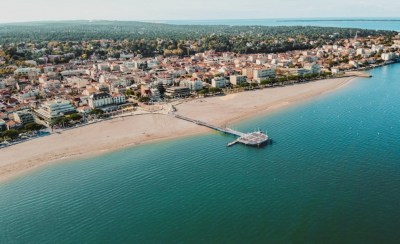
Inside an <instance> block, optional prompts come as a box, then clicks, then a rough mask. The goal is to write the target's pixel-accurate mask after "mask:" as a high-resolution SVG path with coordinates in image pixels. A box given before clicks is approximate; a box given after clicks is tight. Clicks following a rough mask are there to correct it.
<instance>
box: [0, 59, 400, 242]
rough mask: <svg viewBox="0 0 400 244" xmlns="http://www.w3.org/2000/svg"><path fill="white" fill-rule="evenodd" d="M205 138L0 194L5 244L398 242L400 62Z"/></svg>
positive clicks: (121, 156) (34, 177) (76, 167)
mask: <svg viewBox="0 0 400 244" xmlns="http://www.w3.org/2000/svg"><path fill="white" fill-rule="evenodd" d="M371 73H372V74H373V75H374V77H373V78H371V79H357V80H355V81H353V82H352V83H350V84H349V85H348V86H347V87H345V88H342V89H340V90H338V91H335V92H332V93H329V94H327V95H324V96H321V97H318V98H315V99H312V100H309V101H306V102H303V103H301V104H298V105H295V106H292V107H290V108H286V109H283V110H280V111H277V112H274V113H272V114H269V115H265V116H261V117H258V118H255V119H253V120H250V121H246V122H243V123H241V124H236V125H234V127H235V128H237V129H240V130H242V131H252V130H253V129H255V128H264V129H268V132H269V134H270V136H271V137H272V138H273V139H274V141H275V142H274V144H273V145H271V146H268V147H266V148H264V149H256V148H248V147H244V146H241V145H237V146H234V147H232V148H227V147H226V144H227V143H228V142H230V141H232V140H233V138H232V137H230V136H225V135H221V134H219V133H210V134H206V135H202V136H195V137H187V138H183V139H179V140H173V141H168V142H162V143H155V144H150V145H142V146H139V147H135V148H129V149H124V150H121V151H118V152H114V153H110V154H107V155H104V156H101V157H96V158H90V159H85V160H80V161H75V162H69V163H64V164H58V165H53V166H50V167H47V168H44V169H42V170H40V171H39V172H36V173H33V174H30V175H28V176H25V177H23V178H20V179H17V180H14V181H11V182H8V183H6V184H3V185H0V196H1V197H0V243H171V242H173V243H192V242H194V243H215V242H218V243H219V242H224V243H293V242H296V243H297V242H302V243H398V241H399V240H400V232H399V226H400V150H399V149H400V64H396V65H392V66H387V67H383V68H379V69H376V70H374V71H371Z"/></svg>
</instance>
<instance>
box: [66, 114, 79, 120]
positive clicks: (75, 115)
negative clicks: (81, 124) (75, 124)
mask: <svg viewBox="0 0 400 244" xmlns="http://www.w3.org/2000/svg"><path fill="white" fill-rule="evenodd" d="M68 118H70V119H72V120H73V121H78V120H81V119H82V115H80V114H78V113H75V114H71V115H69V116H68Z"/></svg>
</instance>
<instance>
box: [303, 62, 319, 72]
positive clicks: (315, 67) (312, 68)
mask: <svg viewBox="0 0 400 244" xmlns="http://www.w3.org/2000/svg"><path fill="white" fill-rule="evenodd" d="M304 68H305V69H307V70H309V72H310V73H311V74H319V73H320V72H321V67H320V66H319V65H318V64H309V65H305V66H304Z"/></svg>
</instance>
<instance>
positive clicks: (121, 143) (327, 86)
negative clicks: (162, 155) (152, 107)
mask: <svg viewBox="0 0 400 244" xmlns="http://www.w3.org/2000/svg"><path fill="white" fill-rule="evenodd" d="M351 79H353V77H346V78H339V79H328V80H320V81H315V82H309V83H305V84H298V85H292V86H286V87H276V88H268V89H263V90H256V91H247V92H242V93H237V94H230V95H226V96H218V97H211V98H202V99H196V100H192V101H189V102H185V103H182V104H180V105H178V106H176V109H177V113H178V114H181V115H184V116H187V117H190V118H193V119H198V120H202V121H206V122H211V123H214V124H217V125H220V126H226V125H231V124H232V123H235V122H237V121H239V120H242V119H246V118H249V117H251V116H254V115H257V114H263V113H266V112H268V111H272V110H275V109H279V108H282V107H284V106H288V105H290V104H294V103H296V102H300V101H303V100H306V99H310V98H313V97H316V96H320V95H322V94H324V93H327V92H332V91H334V90H337V89H338V88H341V87H343V86H345V85H346V84H348V83H349V81H350V80H351ZM209 131H210V130H209V129H207V128H203V127H199V126H197V125H194V124H191V123H189V122H186V121H182V120H179V119H176V118H174V117H172V116H169V115H161V114H149V115H137V116H132V117H125V118H117V119H113V120H108V121H104V122H101V123H96V124H93V125H88V126H85V127H81V128H76V129H72V130H68V131H63V132H61V133H59V134H58V133H56V134H53V135H51V136H47V137H43V138H39V139H35V140H32V141H28V142H25V143H21V144H18V145H15V146H11V147H8V148H4V149H1V150H0V182H4V181H6V180H8V179H11V178H14V177H16V176H20V175H23V174H25V173H28V172H31V171H32V170H35V169H38V168H40V167H43V166H45V165H48V164H50V163H55V162H60V161H65V160H66V159H68V160H69V159H74V158H78V157H90V156H95V155H99V154H102V153H107V152H110V151H114V150H118V149H121V148H124V147H130V146H134V145H138V144H142V143H148V142H154V141H157V140H166V139H172V138H177V137H182V136H189V135H194V134H198V133H207V132H209Z"/></svg>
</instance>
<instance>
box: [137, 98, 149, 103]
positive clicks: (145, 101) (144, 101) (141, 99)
mask: <svg viewBox="0 0 400 244" xmlns="http://www.w3.org/2000/svg"><path fill="white" fill-rule="evenodd" d="M139 102H141V103H147V102H150V98H149V97H141V98H139Z"/></svg>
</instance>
